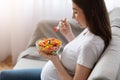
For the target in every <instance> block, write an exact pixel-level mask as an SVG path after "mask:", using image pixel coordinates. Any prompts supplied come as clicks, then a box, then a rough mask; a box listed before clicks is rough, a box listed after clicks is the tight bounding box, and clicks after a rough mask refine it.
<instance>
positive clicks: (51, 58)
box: [39, 51, 59, 62]
mask: <svg viewBox="0 0 120 80" xmlns="http://www.w3.org/2000/svg"><path fill="white" fill-rule="evenodd" d="M39 54H40V55H41V56H43V57H44V58H46V59H48V60H51V61H52V62H54V61H57V60H59V56H58V55H57V54H56V55H47V54H46V53H44V52H42V51H39Z"/></svg>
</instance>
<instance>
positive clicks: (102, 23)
mask: <svg viewBox="0 0 120 80" xmlns="http://www.w3.org/2000/svg"><path fill="white" fill-rule="evenodd" d="M72 1H73V3H75V4H76V5H77V6H78V7H79V8H80V9H82V10H83V12H84V15H85V17H86V20H87V23H88V28H89V30H90V31H91V32H92V33H93V34H95V35H98V36H100V37H101V38H102V39H103V40H104V43H105V48H104V50H105V49H106V47H107V46H108V45H109V43H110V40H111V38H112V36H111V27H110V21H109V16H108V12H107V9H106V6H105V2H104V0H72Z"/></svg>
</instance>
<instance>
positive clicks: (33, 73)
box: [0, 69, 42, 80]
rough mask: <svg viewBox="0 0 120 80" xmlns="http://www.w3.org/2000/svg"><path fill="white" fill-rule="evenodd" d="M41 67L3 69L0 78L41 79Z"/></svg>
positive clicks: (18, 79) (15, 79)
mask: <svg viewBox="0 0 120 80" xmlns="http://www.w3.org/2000/svg"><path fill="white" fill-rule="evenodd" d="M41 71H42V69H20V70H5V71H2V72H1V75H0V80H41V79H40V75H41Z"/></svg>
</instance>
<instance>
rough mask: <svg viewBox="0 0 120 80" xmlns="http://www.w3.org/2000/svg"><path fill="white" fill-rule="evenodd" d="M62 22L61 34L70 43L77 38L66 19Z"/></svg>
mask: <svg viewBox="0 0 120 80" xmlns="http://www.w3.org/2000/svg"><path fill="white" fill-rule="evenodd" d="M60 22H61V26H60V32H61V33H62V35H63V36H65V38H66V39H67V40H68V41H71V40H73V39H74V37H75V36H74V34H73V32H72V29H71V26H70V24H69V23H68V22H67V21H66V18H65V19H64V20H61V21H60Z"/></svg>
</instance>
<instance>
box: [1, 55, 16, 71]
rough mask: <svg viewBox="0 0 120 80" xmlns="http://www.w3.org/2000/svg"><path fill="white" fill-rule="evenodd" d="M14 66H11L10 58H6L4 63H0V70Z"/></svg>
mask: <svg viewBox="0 0 120 80" xmlns="http://www.w3.org/2000/svg"><path fill="white" fill-rule="evenodd" d="M13 67H14V65H13V64H12V57H11V56H8V57H7V58H6V59H5V60H4V61H1V62H0V70H9V69H12V68H13Z"/></svg>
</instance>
